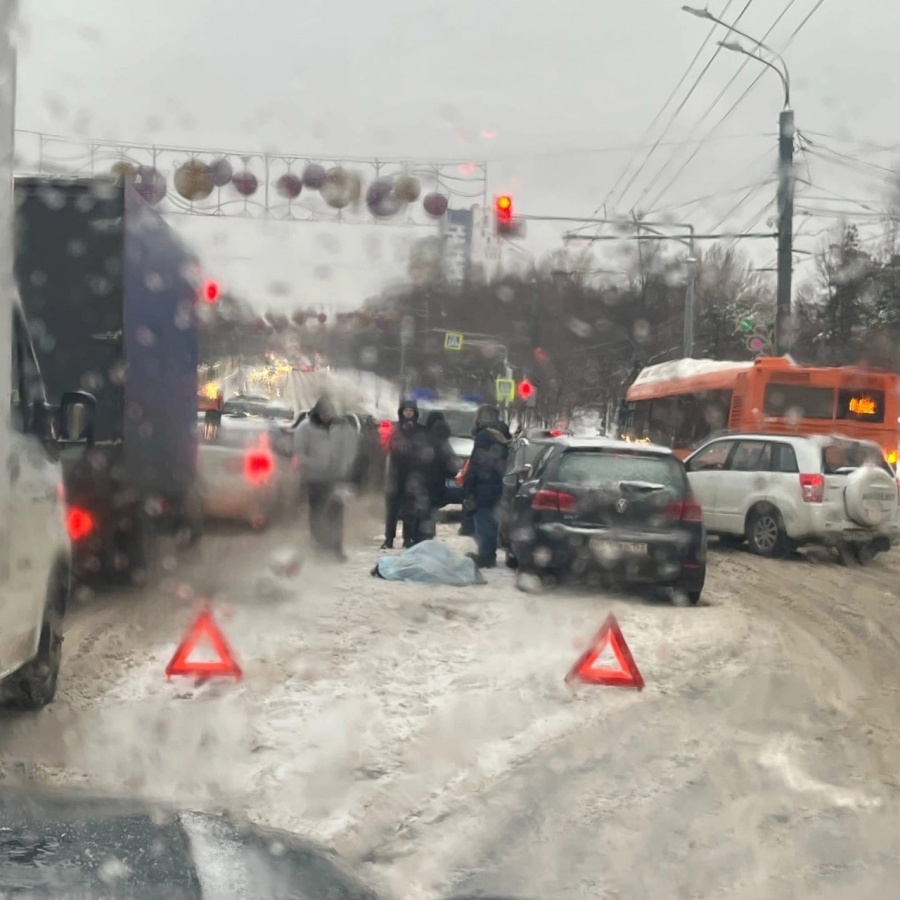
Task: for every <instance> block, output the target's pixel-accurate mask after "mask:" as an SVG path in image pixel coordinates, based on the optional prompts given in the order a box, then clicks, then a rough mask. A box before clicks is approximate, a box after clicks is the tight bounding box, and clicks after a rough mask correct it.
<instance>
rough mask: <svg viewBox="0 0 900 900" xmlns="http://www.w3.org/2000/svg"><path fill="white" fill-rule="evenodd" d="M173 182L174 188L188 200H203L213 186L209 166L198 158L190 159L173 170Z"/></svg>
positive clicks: (211, 190)
mask: <svg viewBox="0 0 900 900" xmlns="http://www.w3.org/2000/svg"><path fill="white" fill-rule="evenodd" d="M173 182H174V184H175V190H176V191H178V193H179V194H181V196H182V197H184V199H185V200H190V201H194V200H205V199H206V198H207V197H208V196H209V195H210V194H211V193H212V192H213V188H214V187H215V185H214V184H213V180H212V174H211V172H210V168H209V166H208V165H207V164H206V163H204V162H200V160H199V159H192V160H191V161H190V162H186V163H185V164H184V165H183V166H179V167H178V168H177V169H176V170H175V177H174V178H173Z"/></svg>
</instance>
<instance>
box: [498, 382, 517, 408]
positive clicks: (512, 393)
mask: <svg viewBox="0 0 900 900" xmlns="http://www.w3.org/2000/svg"><path fill="white" fill-rule="evenodd" d="M515 399H516V381H515V379H514V378H498V379H497V402H498V403H512V402H513V400H515Z"/></svg>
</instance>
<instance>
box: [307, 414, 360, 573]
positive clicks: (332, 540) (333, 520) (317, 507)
mask: <svg viewBox="0 0 900 900" xmlns="http://www.w3.org/2000/svg"><path fill="white" fill-rule="evenodd" d="M356 445H357V435H356V432H355V431H354V429H353V428H352V426H351V425H349V424H348V423H347V422H345V421H343V420H342V419H339V418H338V417H337V415H336V411H335V408H334V405H333V404H332V402H331V401H330V400H329V399H328V398H327V397H320V398H319V400H318V401H317V402H316V405H315V406H314V407H313V408H312V410H311V411H310V414H309V415H308V416H307V417H306V418H305V419H304V420H303V421H302V422H301V423H300V424H299V425H298V426H297V430H296V438H295V444H294V446H295V448H296V451H297V454H298V456H299V457H300V474H301V478H302V479H303V485H304V488H305V492H306V497H307V500H308V502H309V531H310V534H311V536H312V539H313V542H314V543H315V544H316V545H317V546H318V547H319V548H320V549H322V550H324V551H325V552H326V553H329V554H331V555H332V556H334V557H336V558H337V559H339V560H341V561H343V560H345V559H346V556H345V555H344V503H345V502H346V497H347V493H348V489H347V482H348V480H349V478H350V472H351V469H352V466H353V461H354V460H355V458H356V450H357V446H356Z"/></svg>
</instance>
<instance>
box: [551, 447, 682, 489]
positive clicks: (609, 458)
mask: <svg viewBox="0 0 900 900" xmlns="http://www.w3.org/2000/svg"><path fill="white" fill-rule="evenodd" d="M556 480H557V481H561V482H563V483H565V484H602V483H604V482H611V481H646V482H650V483H652V484H661V485H664V486H665V487H668V488H672V489H673V490H676V491H682V490H684V487H685V476H684V467H683V465H682V464H681V463H680V462H679V461H678V460H677V459H676V458H675V457H673V456H656V455H652V456H651V455H644V454H640V453H628V452H626V453H615V452H610V451H608V450H606V451H604V450H593V451H590V450H569V451H567V452H566V453H564V454H563V457H562V460H561V461H560V464H559V472H558V473H557V477H556Z"/></svg>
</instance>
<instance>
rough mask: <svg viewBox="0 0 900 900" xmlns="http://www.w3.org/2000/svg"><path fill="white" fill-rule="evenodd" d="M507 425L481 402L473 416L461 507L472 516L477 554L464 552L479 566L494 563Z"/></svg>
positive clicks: (497, 412)
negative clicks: (470, 452) (473, 428)
mask: <svg viewBox="0 0 900 900" xmlns="http://www.w3.org/2000/svg"><path fill="white" fill-rule="evenodd" d="M510 441H511V438H510V434H509V428H508V427H507V425H506V423H505V422H503V421H501V419H500V411H499V410H498V409H497V407H495V406H490V405H484V406H480V407H479V408H478V412H477V413H476V415H475V446H474V448H473V450H472V457H471V459H470V461H469V468H468V471H467V472H466V479H465V482H464V484H463V508H464V509H466V510H468V511H471V512H472V513H473V514H474V519H475V542H476V544H477V546H478V552H477V553H470V554H468V555H469V556H470V557H471V558H472V559H474V560H475V564H476V565H477V566H478V567H479V568H482V569H484V568H492V567H493V566H495V565H496V564H497V536H498V532H499V523H498V522H497V517H496V514H495V513H496V509H497V505H498V504H499V503H500V498H501V497H502V495H503V474H504V473H505V471H506V462H507V459H508V457H509V444H510Z"/></svg>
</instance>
